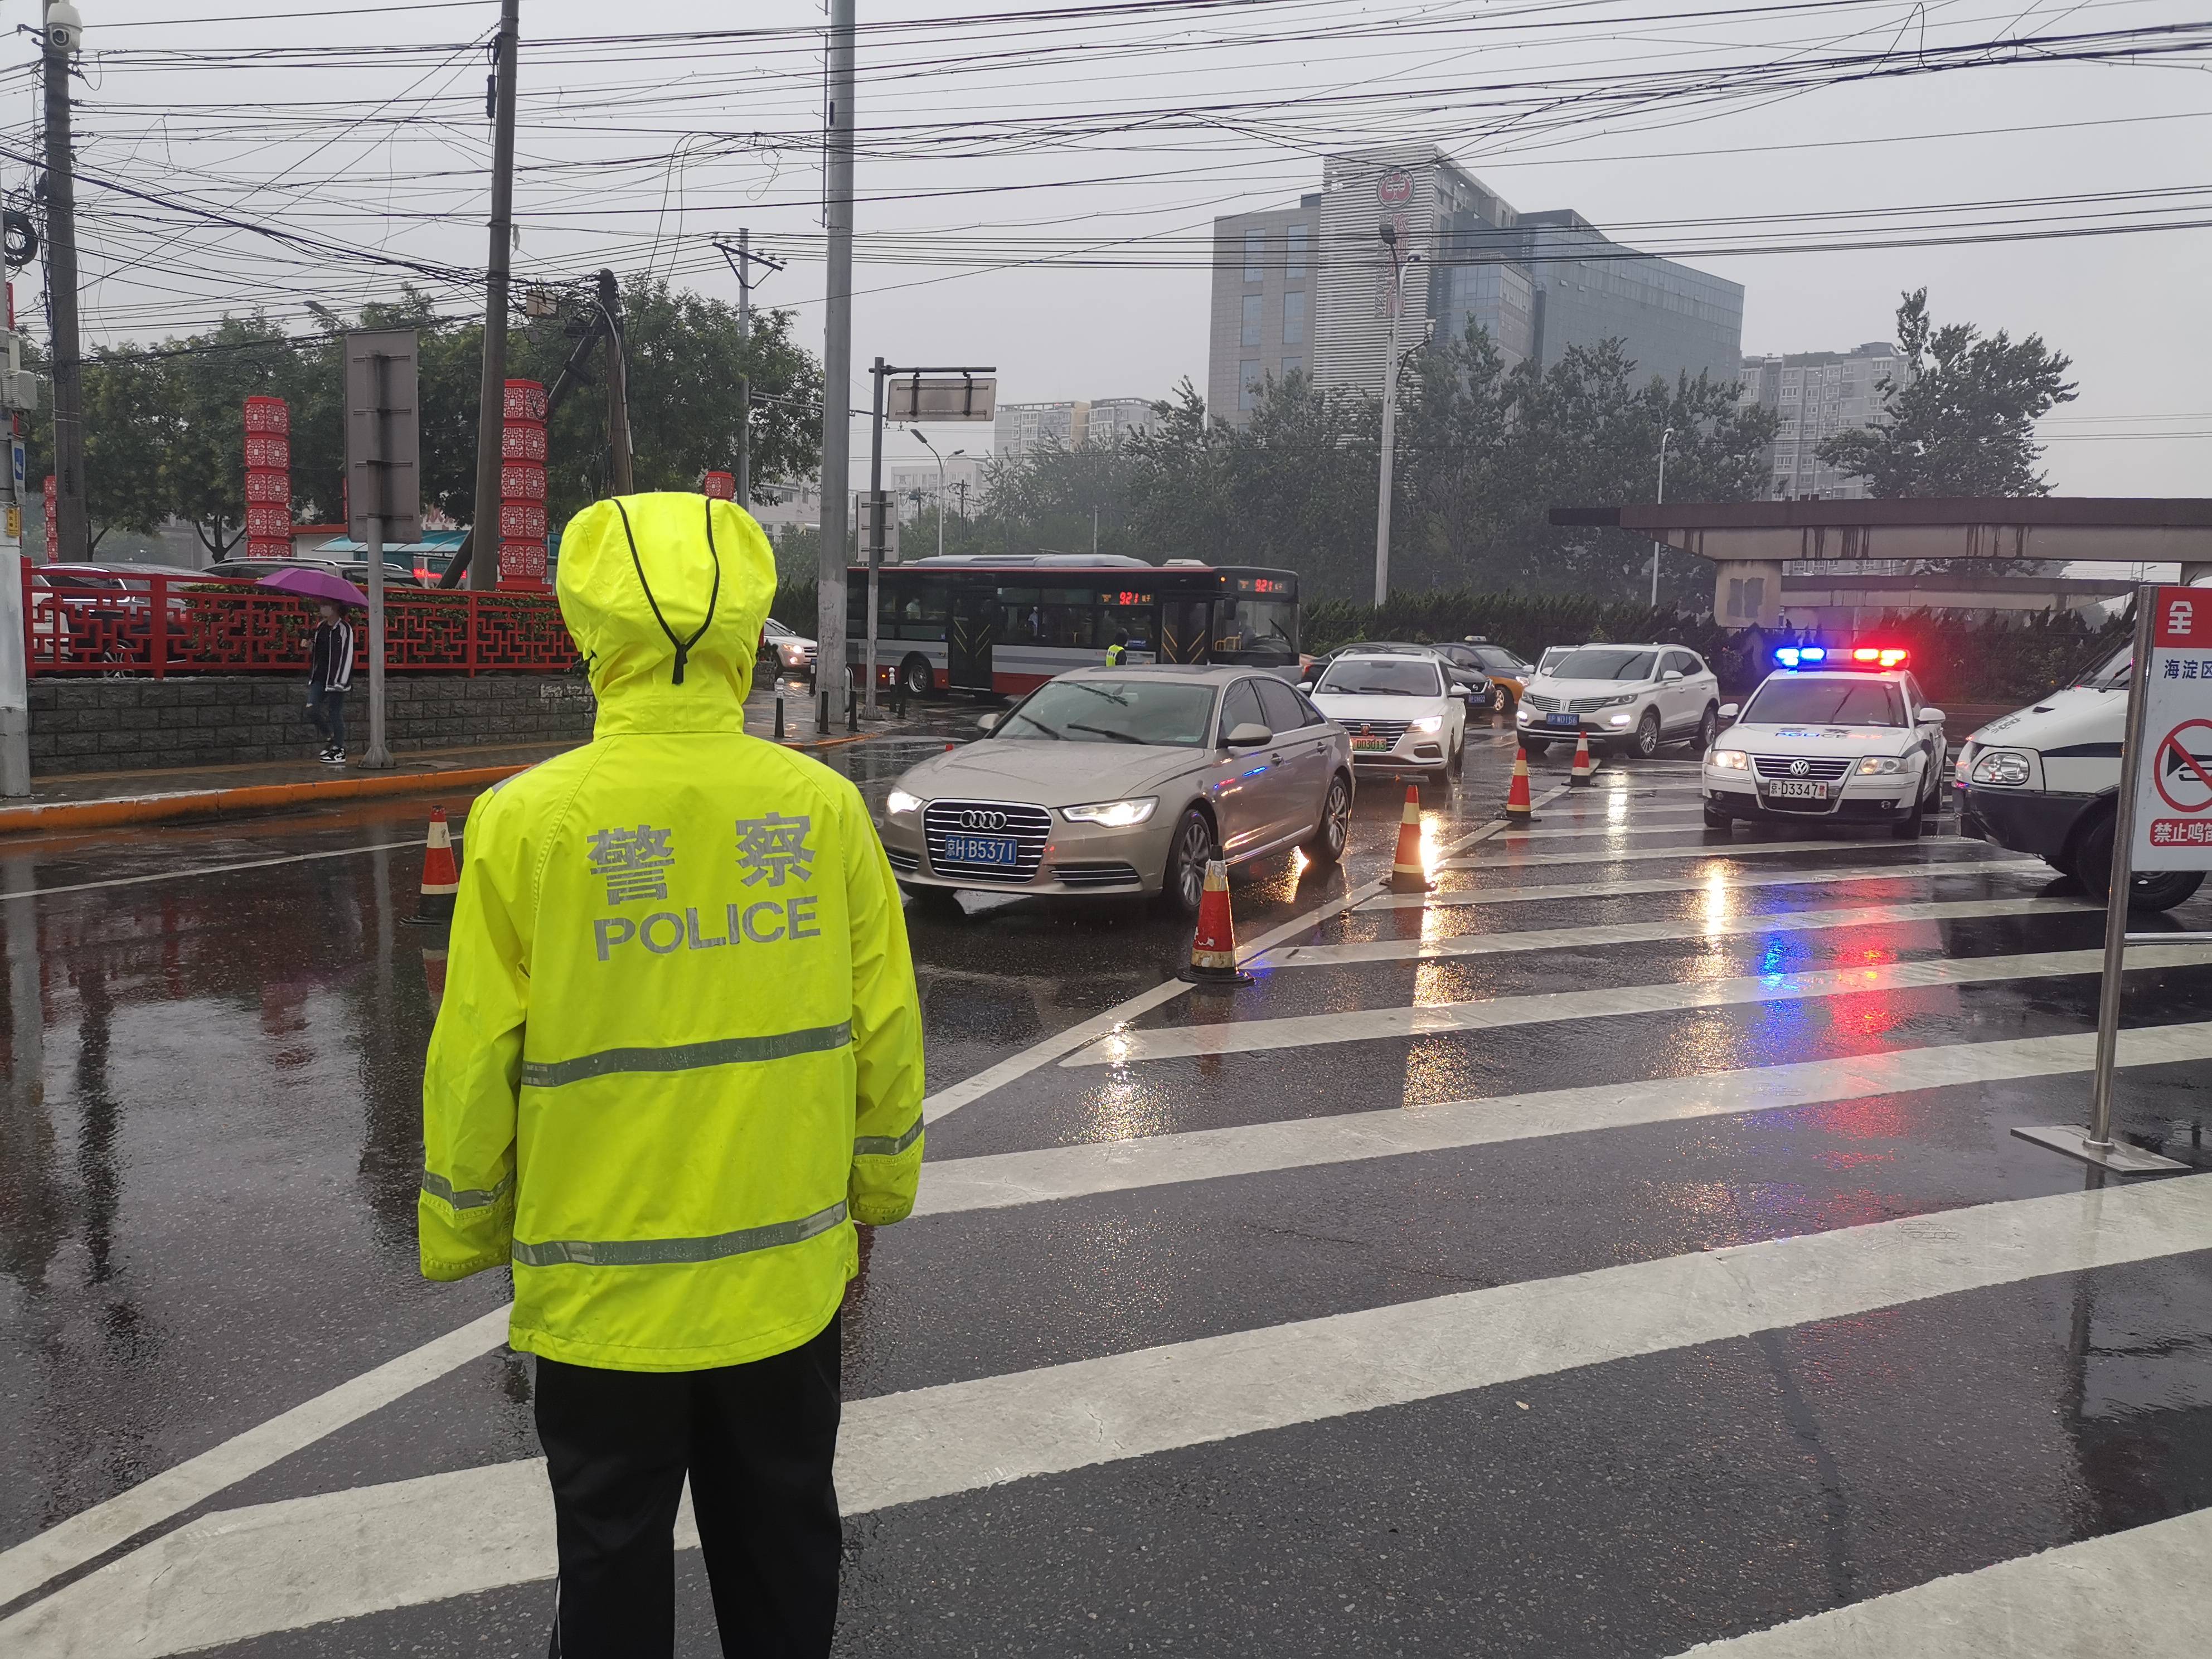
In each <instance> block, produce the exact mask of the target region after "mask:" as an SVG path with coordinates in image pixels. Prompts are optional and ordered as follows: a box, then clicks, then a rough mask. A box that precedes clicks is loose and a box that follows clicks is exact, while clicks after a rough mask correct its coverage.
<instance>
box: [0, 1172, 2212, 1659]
mask: <svg viewBox="0 0 2212 1659" xmlns="http://www.w3.org/2000/svg"><path fill="white" fill-rule="evenodd" d="M2202 1249H2212V1182H2208V1181H2206V1180H2203V1179H2200V1178H2177V1179H2174V1180H2169V1181H2162V1182H2155V1183H2153V1184H2151V1185H2148V1186H2143V1187H2134V1188H2118V1189H2111V1190H2087V1191H2083V1192H2079V1193H2066V1194H2058V1195H2056V1196H2051V1197H2043V1198H2033V1199H2018V1200H2007V1201H2004V1202H2000V1203H1995V1204H1986V1205H1979V1206H1972V1207H1967V1208H1962V1209H1954V1210H1948V1211H1942V1212H1937V1213H1935V1214H1930V1215H1923V1216H1914V1217H1911V1218H1905V1219H1902V1220H1897V1221H1887V1222H1881V1223H1876V1224H1873V1225H1866V1226H1858V1227H1847V1228H1842V1229H1838V1230H1836V1231H1828V1232H1820V1233H1812V1234H1806V1235H1802V1236H1799V1237H1790V1238H1779V1239H1773V1240H1769V1241H1766V1242H1765V1243H1757V1244H1749V1245H1743V1246H1738V1247H1734V1248H1729V1249H1719V1250H1712V1251H1705V1252H1699V1253H1697V1254H1694V1255H1675V1256H1668V1257H1662V1258H1660V1259H1658V1260H1656V1261H1639V1262H1634V1263H1631V1264H1628V1265H1626V1266H1621V1267H1603V1268H1598V1269H1595V1270H1594V1271H1591V1272H1589V1273H1576V1274H1571V1275H1568V1276H1565V1277H1563V1278H1558V1279H1537V1280H1531V1281H1527V1282H1522V1283H1516V1284H1510V1285H1496V1286H1492V1287H1490V1288H1487V1289H1483V1290H1475V1291H1459V1292H1455V1293H1454V1294H1450V1295H1447V1296H1441V1297H1431V1298H1428V1299H1425V1300H1422V1301H1416V1302H1407V1303H1399V1304H1392V1305H1390V1306H1387V1307H1380V1308H1371V1309H1364V1310H1359V1311H1358V1312H1353V1313H1346V1314H1334V1315H1330V1316H1326V1317H1322V1318H1318V1319H1311V1320H1303V1321H1297V1322H1292V1323H1289V1324H1283V1325H1277V1326H1272V1327H1268V1328H1261V1329H1257V1330H1247V1331H1237V1332H1234V1333H1231V1334H1226V1335H1222V1336H1214V1337H1205V1338H1200V1339H1198V1340H1193V1341H1187V1342H1178V1343H1171V1344H1168V1345H1164V1346H1158V1347H1152V1348H1145V1349H1139V1350H1137V1351H1135V1352H1126V1353H1118V1354H1111V1355H1107V1356H1104V1357H1102V1358H1095V1359H1084V1360H1076V1361H1073V1362H1070V1363H1067V1364H1058V1365H1049V1366H1044V1367H1041V1368H1039V1369H1037V1370H1028V1371H1018V1372H1014V1373H1012V1374H1009V1375H1006V1376H989V1377H982V1378H978V1379H975V1380H974V1381H970V1382H962V1383H945V1384H941V1385H939V1386H937V1387H933V1388H927V1389H915V1390H912V1391H910V1392H908V1393H904V1394H895V1395H879V1396H877V1397H874V1398H872V1399H866V1400H859V1401H848V1402H847V1404H846V1406H845V1413H844V1424H843V1428H842V1432H841V1434H840V1437H839V1443H838V1452H837V1488H838V1492H839V1495H840V1497H841V1498H842V1500H843V1503H844V1505H845V1508H846V1510H847V1512H848V1513H851V1514H858V1513H865V1512H867V1511H870V1510H878V1509H883V1508H886V1507H889V1506H890V1505H893V1504H914V1503H920V1502H923V1501H926V1500H927V1499H931V1498H949V1497H954V1496H957V1495H959V1494H963V1493H967V1492H978V1491H982V1490H986V1489H988V1488H992V1487H996V1486H1003V1485H1005V1484H1006V1483H1007V1482H1010V1481H1014V1480H1024V1479H1027V1478H1030V1477H1033V1476H1039V1475H1049V1474H1066V1473H1069V1472H1071V1471H1073V1470H1077V1469H1082V1468H1091V1467H1093V1466H1096V1465H1098V1464H1103V1463H1113V1462H1127V1461H1128V1460H1131V1459H1135V1458H1140V1457H1144V1456H1146V1455H1151V1454H1154V1453H1159V1452H1168V1451H1174V1450H1178V1449H1183V1448H1187V1447H1191V1446H1200V1445H1206V1444H1211V1443H1218V1442H1221V1441H1226V1440H1231V1439H1236V1438H1239V1437H1245V1436H1249V1435H1255V1434H1259V1433H1262V1432H1265V1431H1269V1430H1273V1429H1281V1428H1288V1427H1291V1426H1294V1425H1298V1424H1304V1423H1317V1422H1326V1421H1328V1420H1331V1419H1338V1418H1342V1417H1346V1416H1348V1415H1351V1414H1352V1413H1364V1412H1370V1411H1375V1410H1378V1409H1383V1408H1386V1407H1393V1406H1402V1405H1410V1404H1413V1403H1414V1402H1417V1401H1425V1400H1433V1399H1437V1398H1438V1397H1441V1396H1444V1395H1455V1394H1462V1393H1466V1392H1468V1391H1469V1390H1472V1389H1483V1388H1489V1387H1493V1386H1496V1385H1498V1384H1500V1383H1514V1382H1525V1381H1527V1380H1529V1379H1533V1378H1536V1377H1541V1376H1550V1375H1553V1374H1556V1373H1558V1372H1560V1371H1563V1370H1571V1369H1575V1368H1578V1367H1583V1366H1589V1365H1597V1364H1607V1363H1609V1362H1612V1361H1616V1360H1621V1359H1628V1358H1636V1357H1638V1356H1642V1355H1646V1354H1654V1353H1662V1352H1670V1351H1674V1350H1678V1349H1681V1348H1685V1347H1690V1346H1696V1345H1698V1344H1701V1343H1707V1342H1717V1341H1725V1340H1731V1339H1741V1338H1743V1337H1747V1336H1749V1335H1751V1334H1753V1333H1754V1332H1758V1331H1762V1330H1773V1329H1782V1328H1789V1327H1792V1326H1797V1325H1804V1324H1808V1323H1813V1322H1821V1321H1827V1320H1835V1319H1844V1318H1850V1317H1853V1316H1857V1315H1861V1314H1864V1313H1867V1312H1869V1311H1872V1310H1875V1309H1880V1308H1891V1307H1898V1306H1902V1305H1905V1304H1911V1303H1917V1302H1922V1301H1925V1300H1927V1299H1929V1298H1930V1297H1943V1296H1954V1295H1958V1294H1960V1293H1962V1292H1965V1291H1977V1290H1984V1289H1989V1288H1991V1287H1994V1286H1998V1285H2011V1284H2017V1283H2019V1282H2021V1280H2024V1279H2039V1278H2044V1277H2047V1276H2049V1275H2051V1274H2056V1273H2079V1272H2084V1271H2087V1270H2090V1269H2093V1268H2099V1267H2116V1266H2120V1265H2124V1264H2125V1263H2129V1262H2134V1261H2151V1260H2156V1259H2159V1258H2161V1257H2166V1256H2172V1255H2179V1254H2182V1253H2185V1252H2188V1251H2194V1250H2202ZM550 1508H551V1499H550V1493H549V1492H548V1490H547V1486H546V1482H545V1475H544V1467H543V1465H542V1464H541V1463H539V1462H538V1461H537V1460H535V1459H529V1460H522V1461H519V1462H510V1463H505V1464H494V1465H490V1466H489V1467H486V1468H475V1469H469V1470H463V1471H459V1472H457V1473H453V1474H435V1475H428V1476H424V1477H422V1478H421V1479H418V1480H405V1481H398V1482H394V1483H392V1484H389V1485H385V1486H369V1487H364V1488H360V1489H357V1490H355V1491H351V1492H326V1493H319V1494H317V1495H315V1496H313V1497H307V1498H289V1499H284V1500H281V1501H278V1502H276V1503H270V1504H256V1505H253V1506H252V1507H250V1508H246V1509H240V1510H222V1511H217V1512H216V1513H214V1514H210V1515H207V1516H202V1517H201V1518H199V1519H198V1520H196V1521H193V1522H190V1523H188V1524H187V1525H185V1526H184V1527H182V1528H179V1529H178V1530H177V1531H175V1532H173V1533H171V1534H167V1535H166V1536H165V1537H162V1538H161V1539H158V1540H156V1541H154V1542H153V1543H150V1544H149V1545H147V1546H146V1547H144V1548H143V1549H141V1550H138V1551H137V1552H135V1553H132V1554H131V1555H128V1556H125V1557H124V1558H122V1559H119V1560H117V1561H114V1562H112V1563H110V1564H109V1565H106V1566H105V1567H102V1568H100V1570H98V1571H95V1572H93V1573H90V1574H88V1575H87V1576H86V1577H84V1578H82V1579H80V1580H78V1581H77V1582H76V1583H73V1584H70V1585H68V1586H67V1587H65V1588H64V1589H61V1590H60V1591H58V1592H57V1593H56V1594H55V1595H52V1596H50V1597H49V1598H47V1599H46V1601H40V1602H38V1603H35V1604H33V1606H32V1607H29V1608H27V1609H26V1610H25V1611H23V1612H22V1613H18V1614H16V1615H15V1617H14V1618H12V1619H10V1620H8V1621H7V1622H6V1623H5V1624H0V1650H5V1651H6V1652H7V1653H9V1655H10V1656H11V1659H91V1656H106V1655H111V1654H117V1653H130V1654H132V1655H135V1656H139V1659H153V1656H159V1655H167V1654H174V1653H180V1652H185V1651H188V1650H191V1649H193V1648H198V1647H212V1646H216V1645H218V1644H222V1643H224V1642H236V1641H243V1640H246V1639H249V1638H252V1637H255V1636H260V1635H266V1634H269V1633H271V1632H276V1631H280V1630H289V1629H297V1628H301V1627H302V1626H308V1625H319V1624H325V1623H327V1622H329V1621H331V1620H337V1619H343V1618H350V1617H357V1616H361V1615H363V1614H368V1613H378V1612H382V1611H385V1610H387V1609H390V1608H392V1607H405V1606H415V1605H420V1604H422V1603H424V1602H428V1601H438V1600H443V1599H446V1598H447V1597H451V1596H456V1595H470V1594H475V1593H481V1592H483V1591H488V1590H492V1589H500V1588H503V1587H505V1586H507V1585H512V1584H519V1583H529V1582H532V1581H537V1580H543V1579H545V1578H548V1577H550V1576H551V1575H552V1572H553V1568H554V1555H553V1540H552V1525H551V1516H550ZM686 1541H687V1542H689V1541H690V1539H689V1538H687V1539H686Z"/></svg>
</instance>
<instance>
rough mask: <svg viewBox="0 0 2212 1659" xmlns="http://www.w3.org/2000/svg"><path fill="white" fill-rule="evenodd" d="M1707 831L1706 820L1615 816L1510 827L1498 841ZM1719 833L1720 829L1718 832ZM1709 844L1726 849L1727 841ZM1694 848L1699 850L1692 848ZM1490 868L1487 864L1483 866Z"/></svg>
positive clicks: (1522, 843) (1510, 844)
mask: <svg viewBox="0 0 2212 1659" xmlns="http://www.w3.org/2000/svg"><path fill="white" fill-rule="evenodd" d="M1705 833H1706V830H1705V824H1704V823H1703V822H1702V821H1697V822H1692V823H1650V822H1648V821H1646V820H1645V819H1644V817H1642V816H1640V815H1639V816H1638V817H1630V818H1611V819H1608V820H1607V821H1606V822H1605V823H1601V824H1593V825H1592V826H1590V827H1589V828H1588V829H1509V830H1507V831H1506V832H1505V833H1504V835H1502V836H1499V837H1498V844H1499V845H1503V846H1506V847H1525V846H1527V845H1528V843H1529V842H1538V841H1578V840H1587V839H1588V838H1589V837H1590V836H1634V835H1646V836H1702V835H1704V834H1705ZM1714 833H1715V834H1717V833H1718V832H1717V831H1715V832H1714ZM1708 844H1709V845H1711V846H1715V847H1722V848H1723V850H1725V848H1724V846H1723V843H1720V842H1711V843H1708ZM1692 850H1693V851H1695V850H1698V849H1696V848H1692ZM1483 867H1484V868H1486V869H1487V868H1488V867H1489V866H1487V865H1486V866H1483Z"/></svg>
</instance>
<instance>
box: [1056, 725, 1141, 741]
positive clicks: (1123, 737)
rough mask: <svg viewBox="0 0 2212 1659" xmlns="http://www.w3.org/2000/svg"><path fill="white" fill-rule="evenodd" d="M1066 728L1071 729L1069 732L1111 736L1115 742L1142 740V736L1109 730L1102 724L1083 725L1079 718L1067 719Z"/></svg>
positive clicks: (1104, 736) (1103, 736)
mask: <svg viewBox="0 0 2212 1659" xmlns="http://www.w3.org/2000/svg"><path fill="white" fill-rule="evenodd" d="M1067 729H1068V730H1069V731H1071V732H1095V733H1096V734H1097V735H1098V736H1099V737H1102V738H1113V739H1114V741H1115V742H1116V743H1142V742H1144V739H1143V738H1139V737H1136V736H1133V735H1132V734H1131V733H1129V732H1115V731H1112V730H1110V729H1109V728H1108V727H1106V726H1085V724H1084V723H1083V722H1082V721H1080V720H1070V721H1068V723H1067Z"/></svg>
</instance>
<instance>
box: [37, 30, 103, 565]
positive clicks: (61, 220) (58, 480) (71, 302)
mask: <svg viewBox="0 0 2212 1659" xmlns="http://www.w3.org/2000/svg"><path fill="white" fill-rule="evenodd" d="M83 40H84V23H83V21H82V19H81V18H79V17H78V15H77V14H76V7H75V6H72V5H71V4H70V3H69V0H49V3H48V5H47V7H46V30H45V33H44V36H43V38H42V40H41V44H42V45H43V46H44V47H45V49H46V310H47V313H48V316H49V318H50V319H51V322H52V331H53V341H52V352H53V374H54V529H55V532H56V537H57V539H56V542H55V545H54V556H55V558H57V559H58V560H60V561H62V562H64V563H67V562H71V561H76V562H82V561H84V560H87V559H89V558H90V557H91V556H92V526H91V524H90V521H89V520H88V517H87V515H86V513H85V505H84V358H83V348H82V345H81V344H80V343H79V342H78V339H77V320H76V171H75V164H74V161H73V159H72V156H71V154H70V58H74V57H75V56H76V52H77V49H78V47H79V46H82V44H83Z"/></svg>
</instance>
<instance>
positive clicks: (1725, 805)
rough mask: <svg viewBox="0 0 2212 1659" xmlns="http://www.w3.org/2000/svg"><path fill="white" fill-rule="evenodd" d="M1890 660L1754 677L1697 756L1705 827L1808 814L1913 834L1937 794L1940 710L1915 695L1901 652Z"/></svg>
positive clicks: (1940, 756)
mask: <svg viewBox="0 0 2212 1659" xmlns="http://www.w3.org/2000/svg"><path fill="white" fill-rule="evenodd" d="M1891 654H1892V655H1893V657H1895V658H1898V659H1899V663H1898V665H1895V666H1893V667H1891V668H1889V669H1887V670H1882V669H1875V670H1874V671H1857V670H1852V669H1818V670H1812V671H1807V670H1803V669H1791V668H1781V669H1778V670H1776V671H1774V672H1773V673H1771V674H1769V675H1768V676H1767V677H1766V678H1765V680H1763V681H1761V682H1760V683H1759V690H1756V691H1754V692H1753V693H1752V696H1751V701H1750V702H1748V703H1747V704H1746V705H1745V707H1744V710H1743V714H1742V717H1741V719H1740V720H1737V722H1736V723H1735V725H1734V726H1730V727H1729V729H1728V730H1727V731H1725V732H1722V733H1721V735H1720V738H1719V740H1718V741H1717V742H1716V743H1715V744H1713V746H1712V747H1711V749H1709V750H1706V751H1705V768H1704V771H1703V776H1702V779H1701V784H1702V790H1703V793H1704V796H1705V823H1707V824H1709V825H1710V826H1711V827H1712V828H1714V829H1726V828H1727V827H1728V826H1729V824H1730V823H1734V822H1735V820H1736V819H1738V818H1750V819H1754V820H1764V821H1766V822H1769V823H1773V822H1778V821H1781V820H1784V819H1790V820H1797V821H1802V820H1804V819H1808V818H1813V819H1819V820H1821V821H1824V822H1826V823H1884V824H1887V825H1888V826H1889V832H1890V834H1892V835H1893V836H1899V838H1908V839H1909V838H1910V837H1911V836H1917V835H1918V834H1919V833H1920V824H1921V818H1922V817H1923V814H1925V813H1928V812H1931V811H1935V810H1936V805H1937V802H1938V800H1939V799H1940V796H1941V793H1942V777H1943V760H1944V741H1943V711H1942V709H1940V708H1934V707H1931V706H1930V705H1929V702H1928V701H1927V699H1926V698H1925V697H1923V696H1922V695H1921V692H1920V686H1919V684H1918V683H1917V681H1915V680H1914V679H1913V678H1912V676H1911V673H1909V672H1908V671H1905V668H1904V667H1903V665H1902V661H1901V659H1902V657H1903V654H1904V653H1901V652H1893V653H1891ZM1721 713H1722V714H1723V715H1730V714H1735V706H1734V705H1733V704H1730V705H1728V706H1726V707H1724V708H1722V710H1721Z"/></svg>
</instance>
